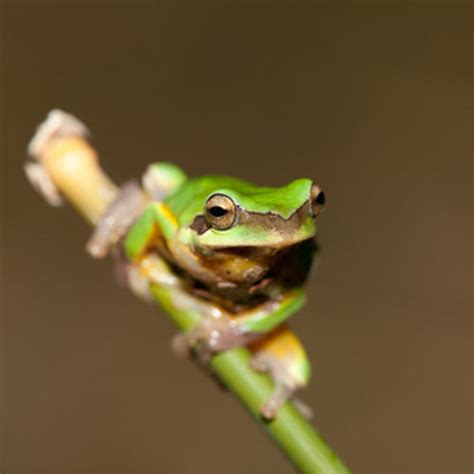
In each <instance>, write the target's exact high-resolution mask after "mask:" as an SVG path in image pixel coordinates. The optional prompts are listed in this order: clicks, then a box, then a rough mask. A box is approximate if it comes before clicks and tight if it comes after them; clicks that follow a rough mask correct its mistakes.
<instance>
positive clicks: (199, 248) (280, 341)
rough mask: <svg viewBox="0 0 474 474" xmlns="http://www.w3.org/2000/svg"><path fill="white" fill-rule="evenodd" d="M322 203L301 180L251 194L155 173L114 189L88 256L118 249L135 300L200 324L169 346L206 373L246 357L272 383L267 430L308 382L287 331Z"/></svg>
mask: <svg viewBox="0 0 474 474" xmlns="http://www.w3.org/2000/svg"><path fill="white" fill-rule="evenodd" d="M325 201H326V198H325V194H324V192H323V191H322V190H321V189H320V187H319V186H318V185H317V184H316V183H315V182H314V181H313V180H311V179H308V178H299V179H295V180H293V181H291V182H290V183H289V184H286V185H284V186H281V187H268V186H257V185H254V184H252V183H250V182H248V181H245V180H242V179H238V178H234V177H229V176H219V175H205V176H200V177H188V176H187V175H186V174H185V172H184V171H183V170H182V169H181V168H179V167H178V166H176V165H174V164H172V163H166V162H160V163H154V164H152V165H150V166H149V167H148V168H147V170H146V172H145V173H144V175H143V178H142V183H141V185H140V184H139V183H137V182H132V183H127V184H126V185H124V186H123V187H122V189H121V191H120V193H119V195H118V197H117V198H116V199H115V201H114V202H113V203H112V205H111V206H110V207H109V209H108V210H107V212H106V213H105V214H104V216H103V217H102V219H101V220H100V221H99V223H98V225H97V227H96V229H95V232H94V234H93V236H92V237H91V239H90V241H89V243H88V245H87V248H88V250H89V253H91V255H93V256H95V257H102V256H104V255H106V254H107V253H108V251H109V250H110V249H111V248H112V247H113V248H115V249H116V248H121V249H122V251H121V252H120V255H119V256H118V261H120V262H121V263H120V267H121V268H122V274H125V275H126V276H125V280H126V282H127V284H128V286H130V288H131V289H132V290H133V291H134V292H135V293H137V294H138V295H139V296H141V297H143V298H144V299H150V300H151V299H153V297H154V299H155V300H158V302H159V303H161V304H162V306H164V307H165V308H166V309H167V310H168V311H170V310H171V311H174V312H175V313H176V312H179V311H193V312H194V313H196V314H197V315H198V316H199V318H198V321H197V323H196V324H195V325H194V326H193V327H191V328H188V330H187V331H185V332H183V333H180V334H178V335H177V336H176V337H175V338H174V340H173V348H174V349H175V351H176V352H178V353H179V354H181V355H185V356H190V357H193V356H194V357H196V355H197V358H198V359H199V361H200V362H202V363H203V364H206V362H208V361H209V360H210V358H211V357H212V356H213V355H215V354H217V353H219V352H222V351H226V350H229V349H233V348H236V347H247V348H248V349H249V350H250V352H251V354H252V357H251V362H250V363H251V366H252V367H253V368H254V369H255V370H258V371H260V372H263V373H266V374H268V375H269V376H270V378H271V379H272V380H273V382H274V391H273V393H272V395H271V396H270V398H269V400H267V401H266V402H265V404H264V405H263V406H262V407H261V410H260V411H261V415H262V417H264V418H265V419H268V420H271V419H273V418H274V417H275V416H276V415H277V413H278V410H279V409H280V407H281V406H282V405H283V404H284V403H285V402H286V401H287V400H289V399H290V398H293V397H294V394H295V392H296V391H297V390H299V389H301V388H303V387H305V386H306V385H307V384H308V382H309V379H310V375H311V367H310V364H309V361H308V357H307V354H306V351H305V349H304V347H303V345H302V343H301V342H300V341H299V339H298V338H297V336H296V335H295V334H294V333H293V332H292V331H291V330H290V328H289V327H288V324H287V321H288V319H289V318H290V317H291V316H292V315H293V314H295V313H296V312H297V311H299V310H300V309H301V308H302V306H303V304H304V303H305V300H306V293H305V290H304V284H305V282H306V280H307V278H308V275H309V273H310V270H311V266H312V262H313V257H314V255H315V251H316V244H315V236H316V232H317V225H316V221H317V219H318V217H319V215H320V214H321V212H322V210H323V208H324V206H325ZM117 243H121V244H122V245H120V246H118V247H117V245H116V244H117Z"/></svg>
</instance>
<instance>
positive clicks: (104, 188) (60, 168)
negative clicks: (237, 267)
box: [29, 111, 349, 474]
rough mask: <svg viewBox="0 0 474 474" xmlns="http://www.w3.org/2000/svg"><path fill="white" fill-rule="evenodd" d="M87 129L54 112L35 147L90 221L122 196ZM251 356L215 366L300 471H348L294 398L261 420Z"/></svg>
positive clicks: (190, 315) (178, 317)
mask: <svg viewBox="0 0 474 474" xmlns="http://www.w3.org/2000/svg"><path fill="white" fill-rule="evenodd" d="M61 114H62V115H61ZM85 130H86V129H85V127H84V126H83V125H82V124H81V123H80V122H78V121H77V120H76V119H74V118H73V117H72V116H69V115H67V114H64V113H63V112H60V111H54V112H52V113H51V114H50V116H49V117H48V119H47V120H46V122H45V123H44V124H43V125H41V127H40V128H39V129H38V132H37V134H36V136H35V137H34V139H33V140H32V142H31V143H30V147H29V151H30V153H31V155H32V156H33V157H34V159H36V160H37V161H38V162H39V164H40V166H41V167H42V169H43V170H44V171H46V173H47V175H48V176H49V178H50V179H51V181H52V185H53V186H55V187H56V188H57V190H58V191H59V192H60V193H61V195H62V196H64V197H66V199H67V200H68V201H69V202H71V203H72V204H73V205H74V207H75V208H76V209H77V210H78V211H79V212H80V214H82V215H83V217H84V218H85V219H86V220H87V221H88V222H90V223H91V224H95V223H97V221H98V220H99V218H100V217H101V215H102V214H103V213H104V211H105V209H106V208H107V206H108V205H109V204H110V203H111V202H112V201H113V199H114V197H115V196H116V194H117V187H116V186H115V185H114V184H113V183H112V181H111V180H110V179H109V178H108V176H107V175H106V174H105V173H104V172H103V170H102V169H101V168H100V166H99V163H98V159H97V155H96V153H95V151H94V150H93V148H92V147H91V146H90V145H89V144H88V143H87V141H86V140H85V138H84V131H85ZM49 178H48V179H49ZM152 292H153V293H154V295H155V296H156V298H157V300H160V301H161V303H160V304H161V306H162V307H163V308H164V309H165V311H166V313H167V314H168V315H169V317H170V318H171V320H172V321H173V323H174V324H175V325H176V326H178V328H179V329H181V330H188V329H190V328H191V327H192V326H193V325H195V324H196V323H197V322H198V321H199V319H200V316H199V315H198V314H196V313H195V312H191V311H190V312H183V311H182V310H179V311H178V310H176V309H175V307H174V306H173V304H172V302H171V301H169V302H168V303H167V302H166V296H165V294H163V293H162V289H161V288H160V287H159V286H157V285H152ZM249 358H250V353H249V351H248V350H247V349H245V348H240V349H233V350H230V351H226V352H223V353H220V354H217V355H215V356H214V357H213V358H212V360H211V367H212V369H213V371H214V372H215V374H216V375H217V376H218V377H219V379H220V380H221V381H222V382H223V383H224V384H225V385H226V386H227V388H228V389H229V390H230V391H231V392H232V393H233V394H234V395H235V396H236V397H237V398H238V399H239V400H240V401H241V402H242V404H243V405H244V406H245V407H246V408H247V410H248V411H249V412H250V414H251V415H252V416H253V417H254V418H255V420H256V421H257V423H258V424H259V425H260V426H261V427H262V428H263V429H264V430H265V431H266V432H267V433H268V434H269V435H270V436H271V437H272V438H273V440H274V441H275V442H276V444H277V445H278V446H279V447H280V448H281V450H282V451H283V452H284V453H285V455H286V456H287V457H288V459H289V460H290V461H291V462H292V464H293V465H294V466H295V468H296V469H297V470H298V471H299V472H302V473H315V474H316V473H318V474H348V473H349V471H348V469H347V468H346V467H345V466H344V465H343V463H342V462H341V461H340V460H339V459H338V458H337V456H336V455H335V454H334V453H333V452H332V451H331V449H330V448H329V446H328V445H327V444H326V443H325V442H324V441H323V439H322V438H321V437H320V436H319V435H318V434H317V433H316V431H315V430H314V429H313V427H312V426H311V424H310V423H309V422H308V421H307V420H306V419H304V418H303V417H302V416H301V415H300V413H299V412H298V411H297V410H296V409H295V407H294V406H293V404H292V403H290V402H288V403H286V404H285V405H284V406H283V407H282V408H281V409H280V411H279V412H278V415H277V417H276V418H275V419H274V420H272V421H270V422H267V421H263V420H262V419H261V417H260V414H259V409H260V407H261V406H262V404H263V403H264V402H265V401H266V400H268V398H269V397H270V395H271V393H272V390H273V388H272V384H271V383H270V381H269V379H268V377H266V376H264V375H262V374H258V373H256V372H255V371H253V370H252V369H251V368H250V365H249Z"/></svg>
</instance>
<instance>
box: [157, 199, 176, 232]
mask: <svg viewBox="0 0 474 474" xmlns="http://www.w3.org/2000/svg"><path fill="white" fill-rule="evenodd" d="M155 206H156V210H157V211H158V212H159V213H160V214H162V215H163V216H164V217H165V218H166V219H167V220H168V221H169V222H170V223H171V224H172V225H173V226H174V227H178V220H177V219H176V216H175V215H174V214H173V212H172V211H171V209H170V208H169V207H168V206H167V205H166V204H165V203H163V202H157V203H155Z"/></svg>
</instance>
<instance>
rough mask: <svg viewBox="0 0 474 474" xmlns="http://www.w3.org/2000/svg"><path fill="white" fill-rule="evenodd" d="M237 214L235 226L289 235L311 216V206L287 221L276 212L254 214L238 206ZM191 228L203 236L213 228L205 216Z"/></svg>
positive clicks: (301, 209)
mask: <svg viewBox="0 0 474 474" xmlns="http://www.w3.org/2000/svg"><path fill="white" fill-rule="evenodd" d="M236 213H237V215H236V219H235V222H234V226H235V225H246V226H257V227H261V228H264V229H268V230H273V231H278V232H281V233H289V232H292V231H294V229H298V228H299V227H301V226H302V225H303V223H304V221H305V220H306V219H307V218H308V217H310V216H311V205H310V202H309V201H306V202H305V203H304V204H303V205H301V206H300V207H299V208H298V209H297V210H296V211H295V212H293V214H291V216H289V217H288V218H286V219H285V218H284V217H282V216H281V215H279V214H277V213H275V212H271V211H270V212H265V213H261V212H252V211H246V210H244V209H242V208H241V207H239V206H236ZM190 228H191V229H192V230H194V231H195V232H196V233H197V234H198V235H202V234H204V233H205V232H206V231H208V230H209V229H210V228H211V225H210V224H209V223H208V222H207V221H206V219H205V217H204V215H202V214H199V215H197V216H196V217H195V218H194V220H193V222H192V224H191V226H190Z"/></svg>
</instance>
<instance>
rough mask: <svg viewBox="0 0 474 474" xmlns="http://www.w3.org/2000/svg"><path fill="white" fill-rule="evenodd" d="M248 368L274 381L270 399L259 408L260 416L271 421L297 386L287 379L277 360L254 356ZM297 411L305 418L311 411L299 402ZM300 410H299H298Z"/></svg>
mask: <svg viewBox="0 0 474 474" xmlns="http://www.w3.org/2000/svg"><path fill="white" fill-rule="evenodd" d="M250 366H251V367H252V369H254V370H256V371H257V372H262V373H266V374H268V375H269V376H270V378H271V379H272V380H273V381H274V384H275V387H274V389H273V392H272V394H271V396H270V398H269V399H268V400H267V401H266V402H265V403H264V404H263V405H262V406H261V408H260V414H261V415H262V417H263V418H264V419H265V420H267V421H270V420H273V419H274V418H275V417H276V415H277V413H278V410H279V409H280V408H281V407H282V406H283V405H284V404H285V403H286V402H287V401H288V400H290V399H291V398H293V395H294V394H295V391H296V390H297V389H298V386H297V384H296V383H295V382H294V381H293V380H291V378H289V377H288V374H287V371H286V370H285V367H282V366H280V364H279V363H278V361H277V360H275V359H270V358H267V357H262V356H261V355H260V354H256V355H254V356H253V357H252V359H251V361H250ZM296 408H297V409H298V411H299V412H300V413H301V414H302V415H303V416H305V417H306V418H310V417H311V410H310V409H309V407H306V406H305V405H304V404H303V403H300V402H299V401H298V402H297V404H296ZM300 408H301V409H300Z"/></svg>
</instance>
